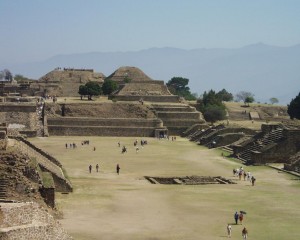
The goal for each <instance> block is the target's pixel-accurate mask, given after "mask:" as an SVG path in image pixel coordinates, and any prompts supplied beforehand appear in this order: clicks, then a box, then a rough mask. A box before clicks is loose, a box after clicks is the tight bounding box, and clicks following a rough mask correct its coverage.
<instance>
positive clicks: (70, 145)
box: [65, 143, 77, 149]
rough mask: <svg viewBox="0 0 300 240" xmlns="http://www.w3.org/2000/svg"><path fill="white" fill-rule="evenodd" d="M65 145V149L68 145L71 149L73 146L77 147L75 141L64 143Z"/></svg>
mask: <svg viewBox="0 0 300 240" xmlns="http://www.w3.org/2000/svg"><path fill="white" fill-rule="evenodd" d="M65 146H66V149H67V148H68V147H69V148H73V149H74V148H77V145H76V143H69V144H68V143H66V144H65Z"/></svg>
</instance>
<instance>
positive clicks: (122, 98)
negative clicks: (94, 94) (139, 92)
mask: <svg viewBox="0 0 300 240" xmlns="http://www.w3.org/2000/svg"><path fill="white" fill-rule="evenodd" d="M141 98H142V99H143V101H146V102H172V103H175V102H177V103H178V102H179V99H180V98H179V96H175V95H166V96H134V95H110V96H109V97H108V99H110V100H116V101H139V100H140V99H141Z"/></svg>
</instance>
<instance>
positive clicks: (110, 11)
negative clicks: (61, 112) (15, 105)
mask: <svg viewBox="0 0 300 240" xmlns="http://www.w3.org/2000/svg"><path fill="white" fill-rule="evenodd" d="M0 32H1V35H0V64H1V63H16V62H26V61H35V60H42V59H46V58H49V57H52V56H54V55H57V54H68V53H82V52H95V51H101V52H107V51H131V50H134V51H135V50H141V49H148V48H151V47H176V48H183V49H194V48H215V47H222V48H223V47H226V48H228V47H229V48H238V47H242V46H245V45H249V44H253V43H257V42H263V43H266V44H270V45H277V46H291V45H295V44H299V43H300V0H0Z"/></svg>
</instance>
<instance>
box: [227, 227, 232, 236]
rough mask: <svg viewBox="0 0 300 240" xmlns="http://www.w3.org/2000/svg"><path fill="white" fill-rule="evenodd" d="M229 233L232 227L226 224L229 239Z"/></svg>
mask: <svg viewBox="0 0 300 240" xmlns="http://www.w3.org/2000/svg"><path fill="white" fill-rule="evenodd" d="M231 232H232V227H231V225H230V224H229V223H228V225H227V236H228V237H229V238H231Z"/></svg>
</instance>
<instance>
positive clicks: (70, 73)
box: [30, 68, 105, 97]
mask: <svg viewBox="0 0 300 240" xmlns="http://www.w3.org/2000/svg"><path fill="white" fill-rule="evenodd" d="M104 79H105V76H104V75H103V73H96V72H94V70H93V69H74V68H64V69H61V68H57V69H55V70H53V71H51V72H49V73H47V74H46V75H44V76H43V77H41V78H40V79H39V80H38V81H37V82H36V83H33V84H31V86H30V87H31V88H33V89H36V90H37V91H39V93H38V92H36V93H35V95H43V94H46V95H50V96H58V97H60V96H63V97H72V96H79V94H78V89H79V86H80V85H84V84H85V83H87V82H88V81H96V82H99V83H103V82H104Z"/></svg>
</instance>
